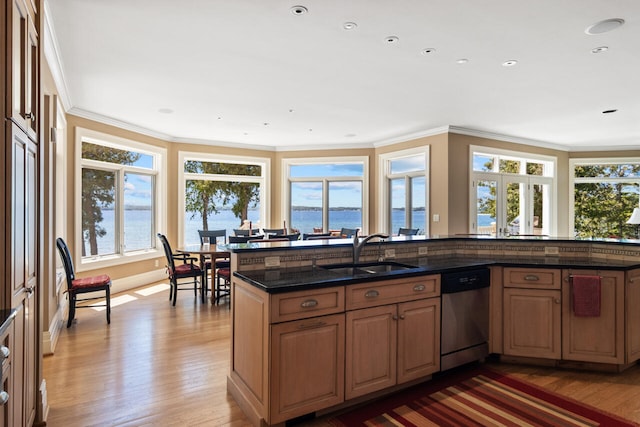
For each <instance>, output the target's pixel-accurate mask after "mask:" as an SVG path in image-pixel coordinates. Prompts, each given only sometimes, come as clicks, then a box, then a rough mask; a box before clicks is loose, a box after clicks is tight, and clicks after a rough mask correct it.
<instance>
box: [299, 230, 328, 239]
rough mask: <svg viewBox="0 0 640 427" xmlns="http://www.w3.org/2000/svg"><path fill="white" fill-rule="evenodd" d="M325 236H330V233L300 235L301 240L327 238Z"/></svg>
mask: <svg viewBox="0 0 640 427" xmlns="http://www.w3.org/2000/svg"><path fill="white" fill-rule="evenodd" d="M327 236H331V233H316V232H313V233H304V234H302V240H308V239H309V238H312V237H313V238H314V239H315V238H322V237H327Z"/></svg>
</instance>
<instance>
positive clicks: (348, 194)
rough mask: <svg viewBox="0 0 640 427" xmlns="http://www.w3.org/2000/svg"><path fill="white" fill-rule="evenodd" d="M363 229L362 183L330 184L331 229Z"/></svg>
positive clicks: (340, 182)
mask: <svg viewBox="0 0 640 427" xmlns="http://www.w3.org/2000/svg"><path fill="white" fill-rule="evenodd" d="M343 227H344V228H362V182H360V181H347V182H342V181H339V182H335V181H334V182H329V229H330V230H340V229H341V228H343Z"/></svg>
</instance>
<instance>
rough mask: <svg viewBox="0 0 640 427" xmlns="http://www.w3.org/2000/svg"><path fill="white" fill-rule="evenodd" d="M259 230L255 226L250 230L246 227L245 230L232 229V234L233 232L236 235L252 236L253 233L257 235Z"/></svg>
mask: <svg viewBox="0 0 640 427" xmlns="http://www.w3.org/2000/svg"><path fill="white" fill-rule="evenodd" d="M259 232H260V230H259V229H257V228H253V229H251V230H249V229H248V228H247V229H246V230H245V229H244V228H234V229H233V234H235V235H236V236H254V235H257V234H258V233H259ZM249 233H251V234H249Z"/></svg>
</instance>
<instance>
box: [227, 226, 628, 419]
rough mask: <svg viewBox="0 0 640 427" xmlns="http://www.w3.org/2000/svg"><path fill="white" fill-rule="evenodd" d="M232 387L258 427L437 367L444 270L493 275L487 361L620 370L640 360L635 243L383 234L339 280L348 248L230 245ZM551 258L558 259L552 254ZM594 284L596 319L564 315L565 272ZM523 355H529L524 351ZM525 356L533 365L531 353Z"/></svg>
mask: <svg viewBox="0 0 640 427" xmlns="http://www.w3.org/2000/svg"><path fill="white" fill-rule="evenodd" d="M229 250H230V251H231V253H232V270H233V271H234V274H233V280H232V316H233V317H232V319H233V320H232V341H231V342H232V358H231V371H230V375H229V377H228V383H227V384H228V389H229V391H230V392H231V394H232V395H233V396H234V398H235V399H236V401H238V403H239V405H240V407H241V408H242V409H243V411H244V412H245V414H246V415H247V417H248V418H249V419H250V420H251V421H252V423H253V424H255V425H277V424H281V423H284V422H285V421H287V420H289V419H293V418H296V417H298V416H302V415H305V414H309V413H314V412H315V413H322V412H326V411H332V410H335V409H338V408H341V407H344V406H348V405H353V404H355V403H359V402H362V401H364V400H368V399H371V398H374V397H377V396H380V395H382V394H386V393H390V392H392V391H395V390H398V389H400V388H404V387H408V386H411V385H413V384H415V383H417V382H421V381H425V380H428V379H429V378H430V377H431V375H432V374H433V373H435V372H438V371H439V370H440V359H439V356H440V330H441V325H440V319H441V313H440V311H441V296H440V276H441V274H443V273H448V272H452V271H459V270H464V269H470V268H477V267H479V266H485V267H487V268H489V269H490V271H491V289H490V292H491V297H490V301H491V305H490V337H489V343H488V344H489V349H490V351H491V353H493V354H496V355H499V357H504V358H506V359H507V360H509V359H512V358H521V359H523V360H525V361H530V362H531V363H546V364H556V365H563V364H564V365H569V364H571V363H573V364H579V366H580V367H586V368H593V369H610V370H617V371H620V370H623V369H625V368H626V367H628V366H629V365H630V364H632V363H635V362H636V361H637V360H638V358H639V357H640V354H639V350H640V334H639V333H638V330H639V329H640V317H639V316H638V315H637V314H635V311H634V310H630V309H629V307H634V306H636V305H637V304H638V303H640V291H639V290H638V289H636V288H639V289H640V286H639V282H640V246H638V245H637V244H636V243H634V242H618V241H616V242H601V241H598V242H594V241H572V240H570V239H548V240H547V239H545V240H543V241H541V240H539V239H484V238H482V239H478V238H459V237H452V238H437V239H427V238H424V237H412V238H404V237H403V238H392V239H390V240H388V241H384V242H381V243H375V242H374V243H370V244H368V245H367V246H366V247H365V248H364V250H363V251H362V257H361V261H362V262H363V263H365V264H375V263H378V262H379V260H380V259H381V258H385V259H384V262H387V263H401V264H402V265H405V266H407V267H408V268H403V269H398V270H394V269H391V270H388V271H382V272H374V273H366V272H364V273H363V272H360V273H352V274H346V273H345V271H347V270H345V269H342V268H326V267H327V266H336V265H337V266H342V265H347V264H349V262H350V261H351V257H352V250H353V247H352V242H351V241H350V240H347V239H344V240H332V241H329V240H327V241H324V242H322V241H312V242H303V241H300V242H292V243H289V242H284V243H271V244H266V243H260V244H250V245H238V246H235V247H230V248H229ZM549 253H552V254H554V255H553V256H550V255H548V254H549ZM575 274H593V275H598V276H599V277H601V278H602V279H601V281H602V292H601V312H600V315H599V316H597V317H588V318H580V317H576V316H574V315H573V314H572V306H571V286H570V284H571V279H570V278H571V277H572V276H573V275H575ZM523 355H524V356H523ZM532 355H533V356H534V357H532Z"/></svg>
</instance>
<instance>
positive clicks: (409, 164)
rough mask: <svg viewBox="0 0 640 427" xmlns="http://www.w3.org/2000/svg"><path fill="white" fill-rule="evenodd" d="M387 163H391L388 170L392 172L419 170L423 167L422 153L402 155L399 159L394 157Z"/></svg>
mask: <svg viewBox="0 0 640 427" xmlns="http://www.w3.org/2000/svg"><path fill="white" fill-rule="evenodd" d="M389 163H390V165H391V167H390V170H391V173H392V174H396V173H408V172H419V171H423V170H424V169H425V164H424V155H422V154H419V155H417V156H411V157H404V158H401V159H394V160H391V161H390V162H389Z"/></svg>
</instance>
